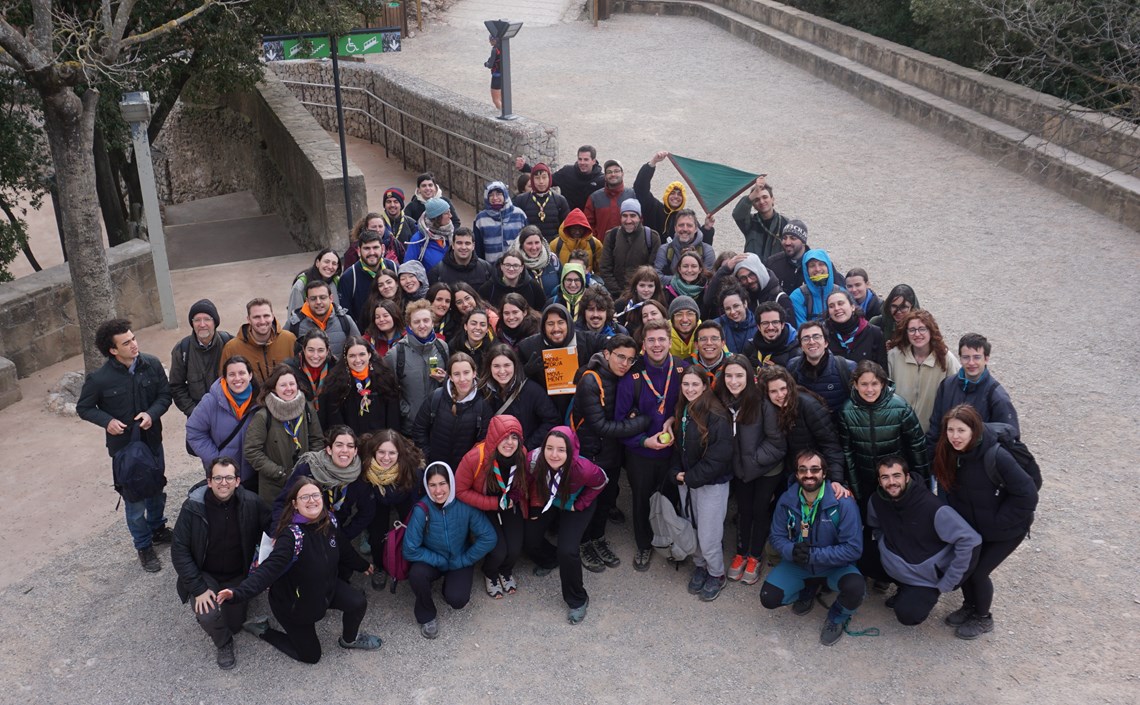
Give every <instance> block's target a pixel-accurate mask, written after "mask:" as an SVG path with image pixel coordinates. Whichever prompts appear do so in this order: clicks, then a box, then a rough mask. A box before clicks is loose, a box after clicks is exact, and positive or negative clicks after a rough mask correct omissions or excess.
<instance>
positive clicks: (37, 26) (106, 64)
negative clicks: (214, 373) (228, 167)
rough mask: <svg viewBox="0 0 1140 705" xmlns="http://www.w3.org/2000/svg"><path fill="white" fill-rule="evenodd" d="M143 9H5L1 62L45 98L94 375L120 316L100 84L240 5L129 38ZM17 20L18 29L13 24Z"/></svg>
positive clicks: (108, 3) (214, 0) (33, 0)
mask: <svg viewBox="0 0 1140 705" xmlns="http://www.w3.org/2000/svg"><path fill="white" fill-rule="evenodd" d="M135 4H136V0H100V2H90V3H88V2H79V3H71V4H57V9H56V11H55V12H53V10H52V5H53V3H52V2H51V0H30V2H25V3H20V4H19V5H20V6H19V7H13V5H12V3H9V2H7V1H5V2H4V3H3V5H0V49H3V50H4V51H3V52H0V64H2V65H3V66H6V67H9V68H10V69H12V70H14V71H15V72H16V73H17V75H19V76H20V77H21V78H22V79H23V80H24V81H25V82H26V83H27V85H28V86H29V87H31V88H32V89H33V90H35V91H36V92H37V93H38V94H39V96H40V99H41V100H42V101H43V121H44V133H45V134H46V135H47V141H48V147H49V150H50V152H51V157H52V163H53V165H54V167H55V174H56V180H57V183H58V187H59V195H58V202H59V207H60V213H61V220H62V226H63V235H64V243H65V245H66V248H67V255H68V257H67V262H68V267H69V268H70V271H71V281H72V285H73V288H74V291H75V306H76V310H77V312H78V315H79V330H80V333H81V337H82V340H83V360H84V364H85V366H86V368H87V370H88V371H91V370H94V369H96V368H97V367H98V366H99V365H101V364H102V363H103V356H102V354H101V353H100V352H99V351H98V350H96V349H95V346H94V336H95V329H96V328H97V327H98V326H99V324H100V323H102V322H103V321H105V320H107V319H109V318H113V317H114V316H115V297H114V291H113V290H112V286H111V275H110V271H109V270H108V267H107V255H106V252H105V251H104V250H103V242H102V237H101V235H100V229H99V217H100V212H99V203H98V200H97V196H96V188H95V162H94V157H93V151H92V147H93V144H94V131H95V116H96V109H97V106H98V102H99V90H98V88H97V86H98V84H99V82H100V80H105V79H107V78H113V77H114V76H115V75H116V74H117V73H118V72H120V71H122V70H124V69H125V68H127V67H128V66H129V65H130V64H131V62H132V61H133V59H134V57H135V55H136V51H137V48H138V47H139V46H141V45H142V44H143V43H145V42H149V41H153V40H155V39H157V38H159V37H162V36H164V35H166V34H169V33H170V32H172V31H174V30H175V29H177V28H178V27H180V26H182V25H184V24H186V23H187V22H190V21H191V20H193V19H194V18H195V17H197V16H199V15H201V14H202V13H204V12H206V11H208V10H210V9H211V8H212V7H214V6H224V5H226V4H232V3H228V2H225V1H223V0H199V2H197V3H196V4H192V5H191V6H190V7H189V9H187V10H186V11H184V12H182V13H181V14H177V15H176V16H172V17H171V18H170V19H169V20H168V21H166V22H162V23H159V24H157V25H155V26H154V27H148V28H144V29H142V30H141V31H135V32H133V33H128V28H130V27H131V13H132V12H133V10H134V9H135ZM180 4H181V3H177V2H175V3H172V5H173V6H178V5H180ZM29 6H30V10H31V12H30V17H28V14H27V9H28V7H29ZM81 12H88V13H89V14H87V15H82V14H79V13H81ZM174 14H175V13H174V12H172V15H174ZM17 17H19V18H21V19H20V20H17V19H15V18H17ZM24 17H28V19H27V20H26V22H25V23H26V26H20V25H19V23H20V21H21V20H23V18H24ZM10 18H12V20H13V21H14V22H17V24H15V25H14V24H11V23H10V22H9V19H10Z"/></svg>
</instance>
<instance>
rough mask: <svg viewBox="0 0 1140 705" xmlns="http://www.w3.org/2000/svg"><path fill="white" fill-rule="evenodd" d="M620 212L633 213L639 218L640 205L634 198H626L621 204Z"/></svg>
mask: <svg viewBox="0 0 1140 705" xmlns="http://www.w3.org/2000/svg"><path fill="white" fill-rule="evenodd" d="M621 212H622V213H626V212H633V213H637V215H638V217H641V203H639V202H638V200H637V199H636V198H627V199H625V200H624V201H622V202H621Z"/></svg>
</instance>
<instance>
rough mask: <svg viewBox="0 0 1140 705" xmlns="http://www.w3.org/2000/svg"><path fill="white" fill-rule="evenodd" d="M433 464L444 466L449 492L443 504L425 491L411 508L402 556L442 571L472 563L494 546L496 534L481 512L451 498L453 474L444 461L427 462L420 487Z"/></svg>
mask: <svg viewBox="0 0 1140 705" xmlns="http://www.w3.org/2000/svg"><path fill="white" fill-rule="evenodd" d="M437 465H438V466H442V467H444V468H446V470H447V477H448V483H449V485H450V492H449V493H448V495H447V500H446V501H445V502H444V503H443V505H439V504H436V503H435V502H433V501H431V497H430V495H429V496H428V497H426V498H424V500H423V501H422V502H420V503H418V504H416V506H415V507H414V508H413V509H412V514H411V519H409V521H408V528H407V530H406V531H405V532H404V558H406V559H408V561H410V562H412V563H427V564H428V565H430V566H432V567H434V568H438V569H439V570H441V571H443V572H445V573H446V572H447V571H451V570H459V569H460V568H466V567H468V566H472V565H475V563H477V562H478V561H479V559H480V558H482V557H483V556H485V555H487V554H488V553H490V552H491V549H493V548H494V547H495V542H496V541H497V537H496V536H495V529H494V527H492V526H491V522H489V521H488V520H487V517H486V515H485V514H484V513H483V512H481V511H479V510H478V509H475V508H474V507H472V506H470V505H467V504H464V503H463V502H456V501H455V474H454V473H453V472H452V471H451V467H450V466H449V465H448V464H447V463H432V464H431V465H428V466H427V468H426V469H425V470H424V491H425V492H426V491H427V480H428V473H429V472H430V471H431V469H432V467H433V466H437ZM425 507H426V509H427V511H426V513H425V511H424V509H425Z"/></svg>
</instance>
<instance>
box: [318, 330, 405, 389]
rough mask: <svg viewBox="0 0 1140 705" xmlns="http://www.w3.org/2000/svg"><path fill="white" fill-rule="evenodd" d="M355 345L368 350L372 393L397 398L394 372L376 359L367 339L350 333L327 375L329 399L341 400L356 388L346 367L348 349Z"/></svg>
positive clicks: (398, 387)
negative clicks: (334, 364) (338, 357)
mask: <svg viewBox="0 0 1140 705" xmlns="http://www.w3.org/2000/svg"><path fill="white" fill-rule="evenodd" d="M357 345H360V346H362V347H363V348H364V349H365V350H367V351H368V376H369V378H370V379H371V380H372V391H373V393H374V394H379V395H381V397H388V396H391V397H395V398H397V399H398V398H399V396H400V385H399V383H398V382H397V381H396V373H395V372H393V371H392V370H391V369H390V368H389V367H388V366H387V365H385V364H384V363H383V362H382V361H380V360H377V359H376V353H375V352H374V351H373V349H372V346H371V345H369V344H368V341H367V340H365V339H364V338H361V337H360V336H357V335H350V336H348V337H347V338H345V340H344V347H343V348H341V356H340V359H339V360H337V362H336V366H335V367H333V370H332V373H331V374H330V375H329V381H328V382H327V383H326V384H328V390H327V393H328V395H329V399H332V400H334V401H336V402H342V401H344V399H345V398H346V397H347V396H348V395H349V393H350V392H352V391H353V390H355V389H356V381H355V380H354V379H353V377H352V372H351V371H349V369H348V351H349V350H350V349H351V348H353V347H355V346H357Z"/></svg>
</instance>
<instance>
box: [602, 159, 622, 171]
mask: <svg viewBox="0 0 1140 705" xmlns="http://www.w3.org/2000/svg"><path fill="white" fill-rule="evenodd" d="M611 166H616V167H617V168H618V169H621V170H622V171H625V167H623V166H622V165H621V162H619V161H618V160H616V159H607V160H606V163H605V164H604V165H603V166H602V169H603V170H605V169H609V168H610V167H611Z"/></svg>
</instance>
